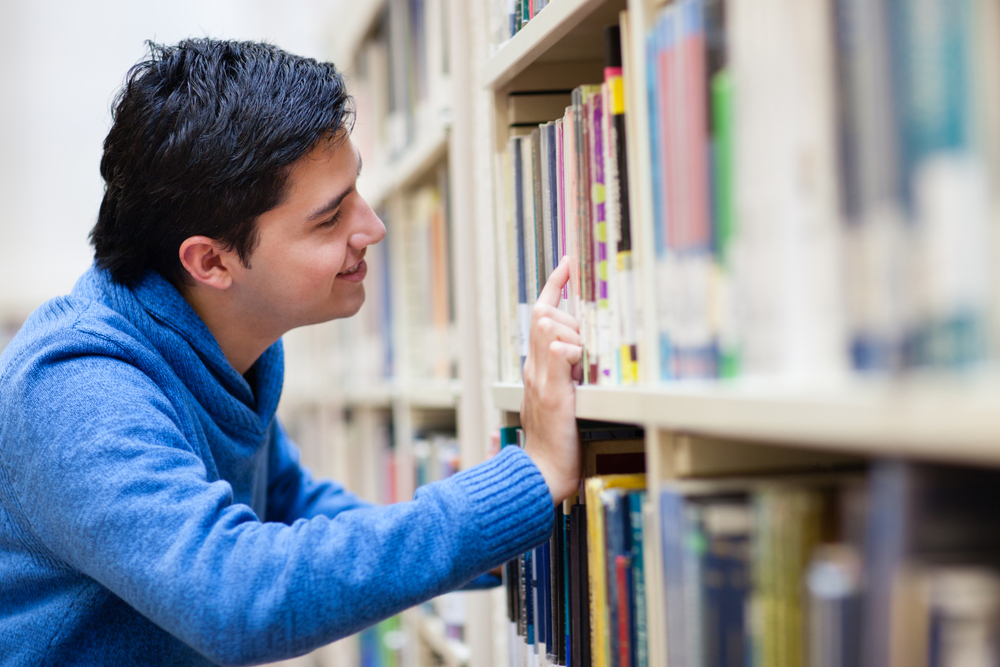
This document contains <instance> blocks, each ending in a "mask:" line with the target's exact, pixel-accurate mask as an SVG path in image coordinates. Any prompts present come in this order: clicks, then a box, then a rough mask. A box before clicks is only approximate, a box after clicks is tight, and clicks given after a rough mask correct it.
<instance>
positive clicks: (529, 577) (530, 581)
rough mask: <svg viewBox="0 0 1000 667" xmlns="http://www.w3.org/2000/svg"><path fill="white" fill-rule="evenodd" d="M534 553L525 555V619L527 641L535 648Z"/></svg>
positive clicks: (529, 552)
mask: <svg viewBox="0 0 1000 667" xmlns="http://www.w3.org/2000/svg"><path fill="white" fill-rule="evenodd" d="M533 555H534V554H533V553H532V552H531V551H528V552H526V553H525V554H524V617H525V623H526V624H527V633H526V634H525V641H526V642H527V643H528V646H530V647H532V648H534V646H535V575H534V572H535V571H534V558H533Z"/></svg>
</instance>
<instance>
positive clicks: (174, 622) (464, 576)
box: [0, 356, 553, 664]
mask: <svg viewBox="0 0 1000 667" xmlns="http://www.w3.org/2000/svg"><path fill="white" fill-rule="evenodd" d="M123 387H127V390H123ZM8 388H9V387H8ZM12 395H13V396H14V397H13V398H12ZM5 407H6V408H7V409H6V410H5V411H4V412H5V414H2V415H0V443H3V446H2V447H0V465H2V466H3V467H4V472H5V473H6V475H7V477H8V479H9V482H10V489H11V490H12V491H13V493H14V496H15V497H16V499H17V503H18V506H19V510H20V511H21V512H23V514H24V516H25V517H26V519H27V522H28V523H29V524H30V526H31V529H32V533H33V535H32V536H31V537H30V539H27V538H26V541H29V542H30V543H31V544H30V548H32V549H33V550H36V551H38V552H40V553H39V557H41V558H46V559H50V560H54V561H55V562H61V563H65V564H67V565H68V566H69V567H71V568H73V569H75V570H78V571H79V572H82V573H84V574H85V575H87V576H89V577H91V578H93V579H94V580H96V581H97V582H98V583H100V584H101V585H103V586H104V587H106V588H107V589H109V590H110V591H112V592H113V593H114V594H115V595H117V596H119V597H120V598H122V599H123V600H125V601H126V602H127V603H128V604H130V605H131V606H132V607H134V608H135V609H136V610H138V611H139V612H140V613H142V614H143V615H145V616H146V617H148V618H149V619H151V620H152V621H153V622H154V623H156V624H157V625H159V626H160V627H162V628H163V629H165V630H166V631H168V632H170V633H171V634H173V635H174V636H176V637H178V638H179V639H180V640H182V641H184V642H185V643H186V644H188V645H190V646H191V647H193V648H194V649H196V650H197V651H199V652H201V653H202V654H204V655H205V656H207V657H208V658H210V659H212V660H214V661H216V662H219V663H222V664H245V663H256V662H265V661H273V660H278V659H282V658H287V657H290V656H294V655H300V654H303V653H306V652H308V651H309V650H312V649H314V648H316V647H318V646H321V645H324V644H327V643H329V642H331V641H334V640H336V639H338V638H341V637H345V636H347V635H350V634H352V633H354V632H356V631H358V630H360V629H362V628H364V627H366V626H368V625H371V624H373V623H375V622H377V621H378V620H380V619H383V618H386V617H389V616H391V615H393V614H395V613H398V612H400V611H401V610H403V609H406V608H408V607H411V606H413V605H415V604H417V603H419V602H421V601H423V600H427V599H429V598H431V597H434V596H435V595H438V594H441V593H444V592H446V591H449V590H454V589H455V588H457V587H459V586H461V585H463V584H464V583H466V582H468V581H470V580H471V579H473V578H474V577H475V576H476V575H478V574H480V573H482V572H484V571H486V570H488V569H490V568H492V567H495V566H497V565H499V564H501V563H503V562H505V561H507V560H509V559H511V558H513V557H514V556H515V555H517V554H519V553H521V552H524V551H526V550H527V549H529V548H532V547H534V546H536V545H537V544H539V543H541V542H542V541H543V540H545V539H546V538H547V535H548V533H549V532H550V531H551V527H552V517H553V512H552V498H551V496H550V495H549V492H548V488H547V486H546V484H545V481H544V479H543V478H542V476H541V474H540V473H539V471H538V469H537V468H536V467H535V465H534V464H533V463H532V461H531V460H530V459H529V458H528V457H527V456H526V455H525V454H524V453H523V452H522V451H520V450H519V449H517V448H514V447H508V448H507V449H505V450H504V452H503V453H501V454H500V455H499V456H497V457H495V458H494V459H492V460H490V461H488V462H486V463H484V464H482V465H480V466H477V467H474V468H472V469H469V470H467V471H464V472H462V473H459V474H457V475H455V476H453V477H451V478H449V479H448V480H445V481H442V482H438V483H435V484H430V485H427V486H425V487H422V488H421V489H419V490H418V491H417V493H416V497H415V498H414V500H413V501H411V502H406V503H399V504H396V505H391V506H387V507H357V508H355V509H352V511H340V512H337V513H334V514H333V516H329V517H328V516H324V515H323V514H322V513H314V515H313V516H312V518H309V519H299V520H297V521H294V522H292V523H291V525H287V524H284V523H274V522H272V523H264V522H261V521H260V520H259V519H258V517H257V516H256V515H255V514H254V513H253V511H252V510H251V509H250V508H249V507H248V506H246V505H242V504H238V503H234V501H233V496H232V489H231V488H230V486H229V484H228V483H227V482H225V481H210V479H209V477H208V475H207V474H206V468H205V464H204V463H203V461H202V459H201V458H199V456H198V455H197V453H196V451H197V450H196V448H195V447H194V443H193V440H192V436H191V434H190V433H186V432H184V431H183V430H182V429H183V428H184V427H182V426H180V425H181V424H183V423H184V422H183V421H182V420H180V419H178V417H177V415H176V414H175V412H174V407H173V406H172V405H171V404H170V402H169V401H167V399H166V398H165V397H164V396H163V394H162V393H161V392H160V390H159V389H158V387H157V385H156V383H154V382H153V381H152V380H151V379H150V378H149V377H147V376H146V375H144V374H143V373H141V372H140V371H139V370H137V369H136V368H135V367H134V366H132V365H130V364H129V363H127V362H125V361H122V360H119V359H113V358H110V357H107V356H66V357H63V358H60V359H48V360H45V361H44V363H43V362H39V363H37V364H34V365H33V366H32V370H31V372H30V373H28V374H27V375H26V377H23V378H21V380H19V381H18V390H17V392H16V394H15V393H14V392H10V393H8V394H7V402H6V405H5ZM55 490H58V491H57V492H56V491H55ZM306 495H308V494H306ZM292 504H293V505H294V504H295V503H292ZM320 504H321V503H316V504H314V505H312V507H319V505H320ZM308 505H309V503H308V502H306V503H304V504H302V506H308ZM303 513H304V514H308V513H309V511H308V510H303Z"/></svg>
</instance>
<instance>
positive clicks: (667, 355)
mask: <svg viewBox="0 0 1000 667" xmlns="http://www.w3.org/2000/svg"><path fill="white" fill-rule="evenodd" d="M998 14H1000V9H998V8H997V6H996V3H995V2H992V1H991V0H959V1H957V2H950V1H949V0H933V1H929V2H917V1H916V0H900V1H894V0H876V1H874V2H868V1H866V0H820V1H818V2H810V3H802V2H796V1H795V0H767V2H763V3H760V2H752V3H751V2H749V0H677V1H676V2H672V3H669V4H667V5H665V6H664V7H662V8H661V9H660V10H658V11H657V12H656V13H655V15H654V16H653V19H652V20H651V21H650V28H649V30H648V32H647V33H646V34H644V35H636V36H635V37H636V38H637V39H642V40H644V45H643V46H644V48H640V49H631V48H630V46H629V44H630V42H631V39H632V37H630V35H629V32H628V30H627V29H625V27H626V26H627V25H628V21H627V20H625V21H623V22H622V24H621V26H622V29H621V30H620V35H621V38H620V41H621V43H622V44H623V45H624V49H621V48H620V47H619V46H618V42H616V41H614V40H610V39H609V40H608V47H607V48H606V59H607V63H608V66H609V69H608V70H606V72H607V75H606V77H605V82H604V83H603V84H600V85H598V84H599V82H597V81H595V82H594V85H593V86H582V87H580V88H577V89H576V90H574V91H572V93H571V94H570V96H569V100H568V101H567V102H566V103H565V105H564V107H563V109H561V110H560V109H551V108H548V109H545V110H543V109H542V108H541V106H540V105H536V107H535V108H534V109H533V110H532V111H533V112H534V113H535V115H536V116H537V115H542V116H543V117H541V118H538V117H534V118H528V117H527V116H530V115H531V114H524V113H521V111H522V110H523V109H524V108H526V105H525V101H526V100H529V99H536V100H537V99H540V98H541V97H544V96H539V95H535V96H531V95H528V94H527V93H518V92H517V91H515V92H513V93H511V95H510V105H511V110H512V113H511V117H510V119H509V120H510V123H509V125H510V139H509V143H508V145H507V147H506V150H505V151H504V152H503V153H502V154H501V155H500V157H499V159H500V160H501V164H500V165H499V167H498V169H497V170H496V171H497V173H499V174H504V175H505V176H504V179H503V182H500V183H498V184H497V191H498V193H499V199H500V202H499V203H498V207H497V208H498V211H497V213H498V216H497V218H498V220H499V229H498V235H497V241H498V246H499V248H498V251H499V260H500V265H501V271H500V276H499V280H500V294H499V299H498V304H499V309H500V318H499V321H500V324H501V332H500V335H501V365H502V375H501V376H502V378H503V379H504V380H506V381H517V379H518V375H519V373H518V371H519V368H518V366H519V364H520V363H521V361H522V359H523V357H524V356H525V353H526V348H527V324H526V322H527V321H528V320H527V318H528V311H529V310H530V307H531V305H532V304H533V303H534V301H535V299H536V298H537V293H538V289H539V288H540V286H541V285H542V284H544V281H545V278H546V276H547V275H548V272H549V270H550V268H551V266H552V263H553V262H555V261H556V260H557V259H558V257H560V256H561V255H569V256H570V258H571V260H572V269H573V271H572V273H573V276H572V280H571V285H570V288H569V290H568V291H567V293H566V295H565V296H566V297H567V298H568V301H569V309H570V311H571V312H572V313H573V314H574V315H575V316H576V317H577V318H578V319H579V320H580V322H581V325H582V326H583V337H584V340H585V347H586V352H585V354H586V364H585V365H586V369H585V370H586V380H585V381H586V382H588V383H598V384H604V383H606V384H618V383H620V384H626V383H630V382H633V381H635V379H636V378H637V377H638V375H639V374H640V373H642V372H644V371H647V370H648V371H649V373H650V377H643V378H642V379H644V380H651V381H665V380H676V379H703V378H735V377H754V378H774V379H780V380H790V381H793V382H800V383H812V384H824V383H837V382H840V381H842V380H843V379H845V378H848V377H850V376H852V375H856V374H870V373H878V374H883V375H894V374H898V373H900V372H908V371H912V370H915V369H925V368H932V369H946V370H952V371H954V370H963V369H967V368H974V367H978V368H981V367H983V366H984V364H985V363H988V362H989V361H991V360H992V359H995V358H996V357H997V351H998V345H1000V326H998V325H997V313H1000V298H998V297H1000V291H998V290H997V289H996V288H995V285H996V284H997V282H998V278H1000V273H998V270H997V266H1000V262H997V256H998V252H1000V251H998V250H997V247H998V246H997V239H998V238H1000V186H998V182H1000V181H998V179H1000V127H998V123H997V122H996V118H998V117H1000V46H998V45H1000V17H998ZM622 52H625V53H633V52H637V53H643V52H644V54H645V56H644V58H643V59H642V62H640V63H637V64H638V65H641V66H642V69H639V68H637V67H636V66H634V65H633V66H632V68H631V69H630V68H629V67H628V66H626V67H625V68H624V70H621V69H618V70H616V68H615V65H616V64H618V65H620V64H621V53H622ZM626 65H628V63H626ZM616 72H617V73H616ZM619 73H620V74H621V78H617V77H618V74H619ZM619 88H621V89H623V90H625V91H638V93H629V94H630V95H631V97H630V98H629V99H632V100H642V101H644V102H645V104H644V105H643V107H644V108H643V110H642V114H640V116H641V118H642V121H643V122H642V123H641V124H637V123H638V121H635V122H632V121H630V124H629V127H630V128H632V129H636V128H638V131H636V132H632V131H630V132H629V133H628V134H627V135H626V133H625V131H624V127H625V123H624V122H619V120H618V116H619V115H623V116H628V115H629V114H632V113H634V111H635V110H629V109H625V107H624V104H619V103H618V101H617V93H616V90H618V89H619ZM550 92H551V91H550ZM555 92H560V91H555ZM627 97H628V95H625V96H623V97H622V100H624V99H626V98H627ZM552 101H553V102H554V98H553V100H552ZM529 120H530V121H533V123H534V127H532V126H531V123H528V122H525V121H529ZM646 121H648V122H646ZM638 142H641V145H640V143H638ZM647 144H648V145H647ZM630 155H635V156H638V155H648V156H649V159H650V161H649V165H650V168H649V169H648V170H645V169H644V170H643V171H644V173H641V174H632V175H631V179H630V175H629V174H628V173H627V165H628V164H629V156H630ZM633 159H634V160H638V159H639V158H638V157H635V158H633ZM636 164H638V163H636ZM630 180H631V182H632V185H633V186H634V185H635V184H636V183H641V184H642V185H643V186H644V187H643V191H644V192H646V191H648V192H649V193H650V194H649V200H650V201H649V205H650V206H651V215H650V220H649V221H645V220H643V221H642V222H643V223H644V224H649V228H648V229H647V228H646V227H645V226H642V228H641V229H636V227H638V226H640V225H639V224H638V223H639V219H638V218H635V216H631V215H630V214H629V207H628V204H629V202H630V199H631V200H633V201H639V200H638V199H636V198H637V197H638V195H637V194H635V193H630V191H629V190H630V188H629V184H630ZM647 185H648V186H649V187H648V188H647V187H645V186H647ZM633 189H634V188H633ZM637 243H641V244H642V246H639V245H637ZM623 253H625V254H623ZM644 257H648V258H651V261H652V264H653V266H642V265H640V264H639V260H640V259H642V258H644ZM616 260H617V261H616ZM626 276H627V277H626ZM636 276H640V277H641V278H638V279H637V278H636ZM650 292H651V293H652V294H651V296H650V298H648V299H645V298H643V294H650ZM646 303H648V304H650V309H651V312H645V311H643V310H642V306H643V304H646ZM646 341H649V343H648V346H649V347H650V348H652V349H647V344H646ZM654 341H655V343H654ZM636 343H639V344H638V345H636ZM632 346H634V351H631V352H628V353H626V351H625V348H626V347H632ZM644 354H648V355H649V356H650V358H652V357H654V356H655V357H656V358H658V360H659V364H658V365H657V366H656V367H652V366H647V365H645V364H644V363H642V359H640V358H639V357H640V356H641V355H644ZM637 362H638V363H637Z"/></svg>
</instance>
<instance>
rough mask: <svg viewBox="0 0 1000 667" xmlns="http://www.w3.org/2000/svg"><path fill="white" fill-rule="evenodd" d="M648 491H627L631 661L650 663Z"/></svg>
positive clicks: (637, 665) (643, 665) (642, 664)
mask: <svg viewBox="0 0 1000 667" xmlns="http://www.w3.org/2000/svg"><path fill="white" fill-rule="evenodd" d="M645 502H646V492H645V491H632V492H630V493H629V494H628V518H629V533H630V534H631V540H630V541H631V547H632V549H631V551H632V600H633V606H632V630H633V632H632V654H633V658H632V665H633V666H634V667H649V639H648V637H647V626H646V569H645V567H646V566H645V561H644V560H643V551H642V550H643V530H642V505H643V503H645Z"/></svg>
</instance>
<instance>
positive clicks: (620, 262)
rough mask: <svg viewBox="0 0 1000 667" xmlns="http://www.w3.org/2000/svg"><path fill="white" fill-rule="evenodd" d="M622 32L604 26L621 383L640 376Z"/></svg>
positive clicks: (610, 193)
mask: <svg viewBox="0 0 1000 667" xmlns="http://www.w3.org/2000/svg"><path fill="white" fill-rule="evenodd" d="M621 49H622V47H621V31H620V29H619V28H618V26H608V27H607V28H605V29H604V83H605V86H607V91H608V104H607V115H608V117H609V118H610V132H609V136H608V143H609V146H610V150H609V153H610V155H611V156H612V159H611V160H610V165H611V167H612V169H613V170H614V178H613V179H612V181H611V182H612V186H611V187H610V188H609V193H608V200H609V201H610V202H614V205H615V206H614V208H615V218H616V220H617V225H616V227H617V235H616V237H617V248H616V251H617V252H616V259H615V265H616V268H617V278H616V285H614V288H615V289H616V292H617V294H618V308H617V316H618V320H619V322H620V325H619V330H618V338H619V341H618V350H617V354H618V364H617V365H618V368H619V377H620V382H621V383H622V384H633V383H635V382H638V379H639V346H638V343H639V336H638V326H637V325H636V307H637V305H638V304H637V302H636V298H635V283H634V281H635V280H636V279H637V276H636V275H635V272H634V270H633V261H632V223H631V216H630V210H629V195H628V156H627V146H628V142H627V137H626V134H625V79H624V77H623V76H622V53H621Z"/></svg>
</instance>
